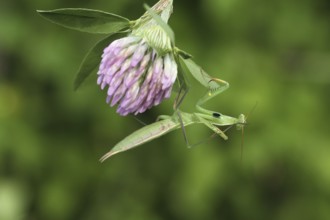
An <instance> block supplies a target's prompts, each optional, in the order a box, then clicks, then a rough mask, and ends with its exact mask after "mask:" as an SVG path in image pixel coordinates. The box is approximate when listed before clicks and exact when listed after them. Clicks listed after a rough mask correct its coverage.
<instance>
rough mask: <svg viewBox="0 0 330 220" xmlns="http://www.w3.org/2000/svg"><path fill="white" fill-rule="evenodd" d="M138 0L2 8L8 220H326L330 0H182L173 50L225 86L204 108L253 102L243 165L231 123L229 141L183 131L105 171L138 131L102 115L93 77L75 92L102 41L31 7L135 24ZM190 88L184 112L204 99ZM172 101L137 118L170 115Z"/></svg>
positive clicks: (2, 154)
mask: <svg viewBox="0 0 330 220" xmlns="http://www.w3.org/2000/svg"><path fill="white" fill-rule="evenodd" d="M155 2H156V1H155V0H153V1H152V0H148V1H146V3H148V4H149V5H153V4H154V3H155ZM143 3H144V1H142V0H139V1H129V0H121V1H101V0H95V1H88V0H83V1H77V0H68V1H64V0H48V1H41V0H31V1H18V0H16V1H9V0H2V1H1V2H0V219H1V220H20V219H22V220H39V219H40V220H41V219H42V220H48V219H50V220H52V219H54V220H58V219H61V220H66V219H68V220H69V219H70V220H72V219H79V220H92V219H100V220H103V219H107V220H108V219H111V220H112V219H115V220H116V219H125V220H130V219H132V220H133V219H134V220H139V219H143V220H144V219H152V220H154V219H155V220H163V219H180V220H181V219H189V220H195V219H196V220H197V219H228V220H229V219H281V220H286V219H288V220H289V219H290V220H292V219H299V220H303V219H322V220H323V219H330V137H329V130H330V123H329V118H328V113H329V112H330V102H329V95H330V87H329V85H330V43H329V39H330V3H329V1H327V0H300V1H298V0H278V1H262V0H249V1H242V0H199V1H197V0H195V1H191V0H190V1H189V0H182V1H178V0H175V1H174V14H173V15H172V17H171V19H170V25H171V26H172V28H173V29H174V31H175V33H176V43H177V46H179V47H180V48H182V49H184V50H186V51H188V52H190V53H191V54H193V55H194V57H195V61H196V62H197V63H198V64H200V65H201V66H203V67H204V69H205V70H206V71H208V72H209V73H210V74H211V75H213V76H216V77H219V78H221V79H224V80H227V81H228V82H229V83H230V84H231V88H230V89H229V90H227V91H226V92H225V93H223V94H221V95H219V96H218V97H217V98H215V99H213V100H212V101H210V103H209V104H208V106H207V107H209V108H210V109H214V110H217V111H219V112H222V113H224V114H227V115H232V116H237V115H238V114H239V113H244V114H248V112H250V110H251V109H252V107H253V106H254V105H255V103H256V102H258V107H257V108H256V109H255V111H254V112H253V113H252V114H251V115H250V116H249V119H248V120H249V125H248V126H247V127H246V130H245V138H244V139H245V144H244V153H243V160H242V163H241V161H240V157H241V153H240V151H241V148H240V143H241V134H240V132H238V131H236V130H235V129H231V130H230V131H229V132H228V135H229V140H228V141H224V140H222V139H221V138H213V139H212V140H209V141H207V142H205V143H204V144H201V145H198V146H197V147H194V148H192V149H188V148H187V147H186V146H185V142H184V140H183V136H182V133H181V131H180V130H178V131H176V132H172V133H170V134H168V135H166V136H164V137H161V138H159V139H157V140H155V141H152V142H149V143H148V144H145V145H143V146H141V147H139V148H137V149H134V150H132V151H128V152H125V153H122V154H119V155H116V156H114V157H113V158H111V159H110V160H108V161H106V162H105V163H103V164H101V163H100V162H99V161H98V159H99V158H100V157H101V156H102V155H103V154H104V153H105V152H107V151H108V150H110V149H111V147H112V146H113V145H114V144H115V143H117V142H118V141H120V140H121V139H122V138H124V137H125V136H127V135H128V134H130V133H131V132H133V131H134V130H136V129H139V128H140V127H141V126H142V125H141V124H139V123H138V122H137V121H136V120H135V119H134V118H133V117H121V116H119V115H118V114H116V113H115V108H110V107H108V106H107V105H106V103H105V96H106V95H105V92H101V91H100V90H99V88H98V87H97V85H96V84H95V83H89V84H87V85H86V86H85V87H84V88H82V89H81V90H79V91H78V92H74V91H73V89H72V87H73V86H72V84H73V79H74V77H75V73H76V70H77V68H78V67H79V64H80V61H81V60H82V58H83V57H84V54H85V53H86V52H87V51H88V50H89V48H90V47H91V46H92V45H93V44H94V43H95V42H96V41H97V40H98V39H100V38H101V37H102V36H95V35H90V34H84V33H79V32H75V31H71V30H68V29H64V28H61V27H59V26H56V25H53V24H51V23H49V22H47V21H46V20H44V19H42V18H41V17H40V16H38V15H37V13H36V12H35V10H36V9H45V10H46V9H55V8H64V7H83V8H94V9H101V10H105V11H110V12H113V13H117V14H120V15H123V16H125V17H128V18H130V19H136V18H138V17H139V16H140V15H141V14H142V13H143V12H144V10H143V7H142V4H143ZM191 84H192V89H191V90H190V93H189V95H188V96H187V98H186V99H185V101H184V104H183V106H182V109H183V110H185V111H187V112H193V111H195V109H194V103H196V101H197V100H198V98H199V97H200V96H201V95H202V94H204V93H205V92H206V91H205V89H204V88H202V87H200V86H199V85H198V83H196V82H195V81H194V80H193V79H191ZM174 95H175V94H174ZM174 95H173V96H174ZM172 103H173V98H172V99H170V100H167V101H165V102H163V103H162V104H161V105H160V106H158V107H155V108H153V109H152V110H150V111H148V112H147V113H145V114H143V115H142V116H141V119H142V120H143V121H145V122H146V123H151V122H153V121H154V120H155V119H156V117H157V115H160V114H172ZM187 133H188V138H189V140H190V142H192V143H196V142H199V141H201V140H206V139H207V138H208V137H209V136H210V135H211V134H212V133H211V132H210V130H209V129H207V128H206V127H204V126H202V125H201V126H193V127H188V128H187Z"/></svg>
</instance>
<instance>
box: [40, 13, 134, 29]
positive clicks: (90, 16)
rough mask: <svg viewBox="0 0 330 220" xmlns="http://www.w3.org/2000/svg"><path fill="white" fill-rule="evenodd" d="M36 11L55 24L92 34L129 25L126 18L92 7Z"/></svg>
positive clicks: (124, 27)
mask: <svg viewBox="0 0 330 220" xmlns="http://www.w3.org/2000/svg"><path fill="white" fill-rule="evenodd" d="M37 12H38V13H39V14H40V15H41V16H42V17H44V18H45V19H47V20H49V21H51V22H53V23H55V24H58V25H61V26H63V27H66V28H70V29H74V30H78V31H82V32H88V33H94V34H112V33H116V32H118V31H120V30H123V29H127V28H129V27H130V21H129V20H128V19H127V18H124V17H121V16H119V15H116V14H111V13H108V12H103V11H98V10H92V9H85V8H62V9H55V10H50V11H43V10H37Z"/></svg>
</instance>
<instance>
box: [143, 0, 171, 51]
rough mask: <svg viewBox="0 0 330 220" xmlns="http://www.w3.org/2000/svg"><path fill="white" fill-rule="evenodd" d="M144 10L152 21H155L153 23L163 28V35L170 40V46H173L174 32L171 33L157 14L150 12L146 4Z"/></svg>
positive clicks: (169, 28)
mask: <svg viewBox="0 0 330 220" xmlns="http://www.w3.org/2000/svg"><path fill="white" fill-rule="evenodd" d="M144 8H145V9H146V10H147V12H148V13H149V14H150V15H151V17H152V18H153V19H155V21H156V22H157V23H158V24H159V26H161V27H162V28H163V30H164V31H165V33H166V34H167V35H168V37H169V38H170V39H171V42H172V44H173V45H174V44H175V37H174V32H173V30H172V28H171V27H170V26H169V25H168V24H167V23H166V22H164V21H163V19H162V18H161V17H160V16H159V15H158V14H156V12H155V11H154V10H152V8H150V7H149V6H148V5H147V4H144Z"/></svg>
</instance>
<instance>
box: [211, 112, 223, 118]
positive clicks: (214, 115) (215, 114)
mask: <svg viewBox="0 0 330 220" xmlns="http://www.w3.org/2000/svg"><path fill="white" fill-rule="evenodd" d="M212 116H213V117H214V118H220V117H221V114H220V113H218V112H213V114H212Z"/></svg>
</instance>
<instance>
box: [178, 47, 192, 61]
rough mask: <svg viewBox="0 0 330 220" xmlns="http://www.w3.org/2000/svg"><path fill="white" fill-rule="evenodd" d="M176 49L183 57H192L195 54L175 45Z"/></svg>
mask: <svg viewBox="0 0 330 220" xmlns="http://www.w3.org/2000/svg"><path fill="white" fill-rule="evenodd" d="M175 51H176V52H177V53H178V54H179V55H180V56H181V57H182V58H183V59H191V58H192V57H193V56H192V55H191V54H190V53H188V52H186V51H183V50H181V49H179V48H177V47H175Z"/></svg>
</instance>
